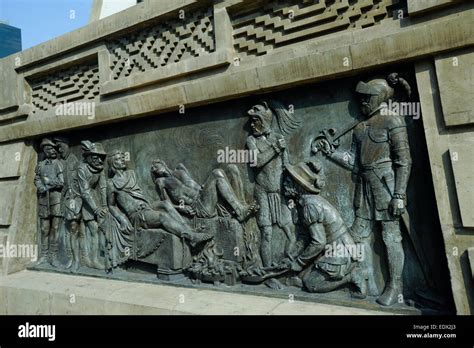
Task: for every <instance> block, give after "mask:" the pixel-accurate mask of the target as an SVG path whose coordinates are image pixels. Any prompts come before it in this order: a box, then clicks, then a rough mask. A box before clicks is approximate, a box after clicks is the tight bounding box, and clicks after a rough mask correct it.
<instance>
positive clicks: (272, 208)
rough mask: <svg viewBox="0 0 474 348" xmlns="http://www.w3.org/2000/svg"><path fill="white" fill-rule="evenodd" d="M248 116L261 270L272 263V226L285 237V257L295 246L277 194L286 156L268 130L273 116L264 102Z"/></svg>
mask: <svg viewBox="0 0 474 348" xmlns="http://www.w3.org/2000/svg"><path fill="white" fill-rule="evenodd" d="M248 115H249V116H250V128H251V130H252V134H251V135H250V136H249V137H248V138H247V148H248V149H249V150H251V151H256V153H257V165H256V167H255V168H254V171H255V191H254V195H255V200H256V202H257V204H258V205H259V207H260V209H259V211H258V212H257V224H258V227H259V229H260V232H261V257H262V264H263V266H264V267H270V266H272V264H273V263H274V261H275V260H273V255H272V254H273V251H272V240H273V227H274V226H279V227H280V228H281V229H282V230H283V231H284V232H285V234H286V236H287V238H288V241H289V244H288V247H287V250H286V251H287V254H290V253H291V252H292V251H293V249H294V246H295V240H296V237H295V235H294V232H293V231H292V229H291V225H292V219H291V213H290V210H289V208H288V206H287V205H286V204H285V202H284V201H283V195H282V192H281V191H282V177H283V169H284V165H286V164H287V163H289V158H288V157H289V155H288V150H287V148H286V141H285V138H284V137H283V135H282V134H280V133H278V132H275V131H273V130H272V122H273V118H274V114H273V112H272V109H271V108H270V107H269V106H268V105H267V103H265V102H262V103H261V104H257V105H255V106H253V107H252V108H251V109H250V110H249V111H248ZM266 284H267V286H269V287H271V288H276V289H279V288H281V287H282V286H281V284H279V283H278V281H277V280H276V279H270V280H269V281H268V282H266Z"/></svg>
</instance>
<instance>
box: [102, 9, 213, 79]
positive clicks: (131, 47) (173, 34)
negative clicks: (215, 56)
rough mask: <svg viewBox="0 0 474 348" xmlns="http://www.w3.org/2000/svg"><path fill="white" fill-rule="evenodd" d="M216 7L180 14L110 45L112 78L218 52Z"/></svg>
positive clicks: (108, 46)
mask: <svg viewBox="0 0 474 348" xmlns="http://www.w3.org/2000/svg"><path fill="white" fill-rule="evenodd" d="M212 12H213V10H212V8H204V9H200V10H197V11H194V12H192V13H185V14H184V13H183V15H182V16H183V18H182V19H181V18H179V14H176V17H175V18H172V19H170V20H168V21H166V22H162V23H159V24H157V25H154V26H151V27H147V28H145V29H142V30H140V31H136V32H134V33H130V34H127V36H125V37H121V38H117V39H115V40H113V41H112V42H110V43H109V44H107V48H108V50H109V52H110V54H111V62H110V63H111V65H110V69H111V70H112V78H113V79H114V80H117V79H119V78H121V77H126V76H129V75H130V74H133V73H134V72H145V71H148V70H152V69H157V68H159V67H162V66H166V65H168V64H171V63H177V62H180V61H183V60H185V59H189V58H192V57H199V56H201V55H205V54H208V53H210V52H214V50H215V42H214V23H213V13H212Z"/></svg>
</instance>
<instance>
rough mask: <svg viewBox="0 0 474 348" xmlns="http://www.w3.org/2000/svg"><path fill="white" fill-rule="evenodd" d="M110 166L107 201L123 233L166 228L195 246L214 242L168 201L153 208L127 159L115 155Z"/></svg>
mask: <svg viewBox="0 0 474 348" xmlns="http://www.w3.org/2000/svg"><path fill="white" fill-rule="evenodd" d="M108 162H109V169H110V172H111V175H110V176H111V178H110V180H109V183H108V192H107V201H108V205H109V207H110V212H111V213H112V215H113V216H114V217H115V218H116V219H117V221H118V222H119V223H120V225H121V230H128V231H132V230H133V229H134V228H143V229H153V228H162V229H164V230H165V231H167V232H168V233H172V234H174V235H176V236H178V237H181V238H183V239H185V240H187V241H188V242H189V243H190V244H191V246H195V245H197V244H198V243H201V242H205V241H207V240H210V239H212V235H210V234H208V233H197V232H195V231H193V230H192V229H191V227H190V226H189V225H188V224H187V222H186V221H185V220H184V218H183V217H182V216H181V215H179V213H178V212H177V211H176V209H175V208H174V207H173V206H172V205H171V203H169V202H168V201H160V202H156V203H155V204H154V206H153V208H152V206H151V204H150V203H149V202H148V200H147V199H146V198H145V197H144V195H143V192H142V189H141V188H140V186H139V185H138V182H137V179H136V175H135V172H134V171H133V170H127V166H126V164H125V155H124V154H123V153H122V152H121V151H114V152H112V154H111V155H110V157H109V160H108Z"/></svg>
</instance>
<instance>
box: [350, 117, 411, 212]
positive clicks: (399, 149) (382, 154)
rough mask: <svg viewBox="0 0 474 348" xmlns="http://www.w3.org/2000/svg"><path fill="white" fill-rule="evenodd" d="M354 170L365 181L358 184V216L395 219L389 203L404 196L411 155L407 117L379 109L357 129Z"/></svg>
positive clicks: (355, 134)
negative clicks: (396, 195)
mask: <svg viewBox="0 0 474 348" xmlns="http://www.w3.org/2000/svg"><path fill="white" fill-rule="evenodd" d="M353 151H354V152H355V155H356V159H357V162H356V163H355V170H356V171H358V173H359V174H360V177H361V179H362V180H360V181H359V183H358V185H357V187H356V195H355V201H354V205H355V208H356V216H359V217H361V218H364V219H370V220H382V221H387V220H394V219H395V218H394V217H392V216H390V214H389V213H388V206H389V204H390V201H391V200H392V198H393V196H394V194H399V195H403V196H404V195H405V191H406V187H407V184H408V178H409V174H410V165H411V156H410V147H409V143H408V134H407V129H406V124H405V120H404V118H403V117H400V116H398V115H396V114H393V113H390V114H387V115H382V114H381V113H380V111H378V112H377V113H376V114H375V115H374V116H372V117H371V118H369V119H368V120H367V121H363V122H361V123H359V124H358V125H357V126H356V128H355V129H354V134H353Z"/></svg>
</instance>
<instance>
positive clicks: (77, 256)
mask: <svg viewBox="0 0 474 348" xmlns="http://www.w3.org/2000/svg"><path fill="white" fill-rule="evenodd" d="M71 253H72V265H71V271H72V272H77V271H78V270H79V267H81V252H80V245H79V237H78V236H77V235H72V236H71Z"/></svg>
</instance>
